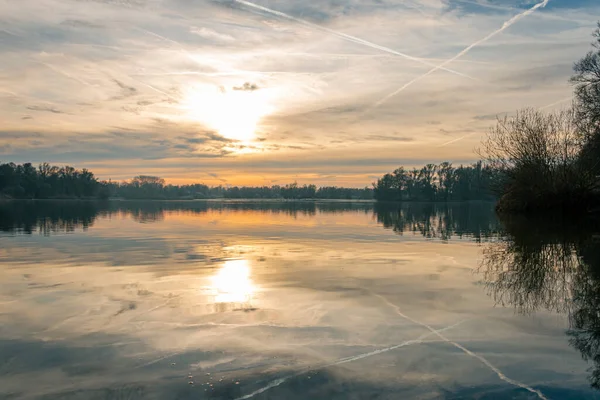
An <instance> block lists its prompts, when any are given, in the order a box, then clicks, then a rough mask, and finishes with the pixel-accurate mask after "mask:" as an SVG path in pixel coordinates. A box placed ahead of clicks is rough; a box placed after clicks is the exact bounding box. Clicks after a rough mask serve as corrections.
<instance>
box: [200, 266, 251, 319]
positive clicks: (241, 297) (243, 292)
mask: <svg viewBox="0 0 600 400" xmlns="http://www.w3.org/2000/svg"><path fill="white" fill-rule="evenodd" d="M210 280H211V287H210V290H211V292H212V293H213V296H214V302H215V303H233V304H236V303H237V304H240V305H241V306H242V307H243V308H245V309H247V308H249V307H250V302H251V300H252V295H253V294H254V291H255V287H254V283H253V282H252V279H251V277H250V266H249V264H248V260H228V261H225V262H224V263H223V265H222V266H221V267H220V268H219V270H218V271H217V273H216V274H215V275H213V276H212V277H211V279H210Z"/></svg>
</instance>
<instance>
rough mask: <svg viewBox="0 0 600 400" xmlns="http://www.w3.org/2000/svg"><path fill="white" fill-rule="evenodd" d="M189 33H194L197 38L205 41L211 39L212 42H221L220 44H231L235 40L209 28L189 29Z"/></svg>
mask: <svg viewBox="0 0 600 400" xmlns="http://www.w3.org/2000/svg"><path fill="white" fill-rule="evenodd" d="M190 32H191V33H194V34H196V35H198V36H202V37H203V38H206V39H212V40H217V41H221V42H233V41H234V40H235V38H234V37H233V36H231V35H228V34H225V33H219V32H217V31H215V30H213V29H210V28H205V27H202V28H196V27H194V28H191V29H190Z"/></svg>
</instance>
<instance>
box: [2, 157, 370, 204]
mask: <svg viewBox="0 0 600 400" xmlns="http://www.w3.org/2000/svg"><path fill="white" fill-rule="evenodd" d="M0 198H13V199H72V198H78V199H93V198H100V199H109V198H123V199H139V200H141V199H155V200H193V199H291V200H300V199H339V200H372V199H373V190H372V189H371V188H362V189H359V188H344V187H337V186H325V187H317V186H315V185H299V184H298V183H291V184H288V185H284V186H279V185H273V186H263V187H249V186H241V187H239V186H213V187H210V186H208V185H205V184H200V183H197V184H190V185H170V184H166V182H165V180H164V179H162V178H160V177H156V176H144V175H142V176H137V177H135V178H133V179H131V180H129V181H125V182H113V181H100V180H98V179H97V178H96V177H95V176H94V174H93V173H92V172H90V171H89V170H87V169H85V168H84V169H81V170H79V169H75V168H73V167H70V166H65V167H58V166H53V165H50V164H48V163H42V164H40V165H39V166H38V167H34V166H33V165H32V164H31V163H24V164H15V163H5V164H0Z"/></svg>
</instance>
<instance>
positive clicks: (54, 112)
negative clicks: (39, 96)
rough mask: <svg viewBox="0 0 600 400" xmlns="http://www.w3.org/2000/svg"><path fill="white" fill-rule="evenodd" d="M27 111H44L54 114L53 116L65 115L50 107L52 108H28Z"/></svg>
mask: <svg viewBox="0 0 600 400" xmlns="http://www.w3.org/2000/svg"><path fill="white" fill-rule="evenodd" d="M27 109H28V110H31V111H42V112H49V113H53V114H64V111H61V110H59V109H57V108H54V107H50V106H28V107H27Z"/></svg>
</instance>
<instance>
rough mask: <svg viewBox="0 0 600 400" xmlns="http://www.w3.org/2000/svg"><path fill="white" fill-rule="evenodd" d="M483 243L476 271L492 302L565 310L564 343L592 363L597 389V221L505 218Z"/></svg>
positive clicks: (599, 307)
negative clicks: (498, 232)
mask: <svg viewBox="0 0 600 400" xmlns="http://www.w3.org/2000/svg"><path fill="white" fill-rule="evenodd" d="M502 224H503V227H504V230H505V235H504V236H503V237H502V239H501V240H499V241H497V242H494V243H490V244H487V245H486V248H485V249H484V257H483V260H482V262H481V265H480V267H479V272H480V273H481V274H482V276H483V278H484V282H485V285H486V288H487V291H488V293H489V295H490V296H492V297H493V298H494V300H495V301H496V303H497V304H501V305H504V306H512V307H515V309H516V310H517V311H518V312H519V313H526V314H529V313H532V312H534V311H537V310H540V309H545V310H550V311H553V312H558V313H565V314H567V315H568V319H569V330H568V332H567V334H568V335H569V337H570V339H569V343H570V344H571V345H572V346H573V347H574V348H576V349H577V350H579V351H580V352H581V355H582V357H583V358H584V359H585V360H588V361H590V362H591V363H592V364H593V365H592V367H591V370H590V382H591V385H592V387H594V388H596V389H600V241H599V240H598V238H600V235H599V233H600V221H598V220H594V219H591V218H587V219H584V220H578V221H573V220H566V219H558V220H556V219H554V220H553V219H550V220H549V219H544V220H528V219H523V218H508V219H504V220H503V221H502Z"/></svg>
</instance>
